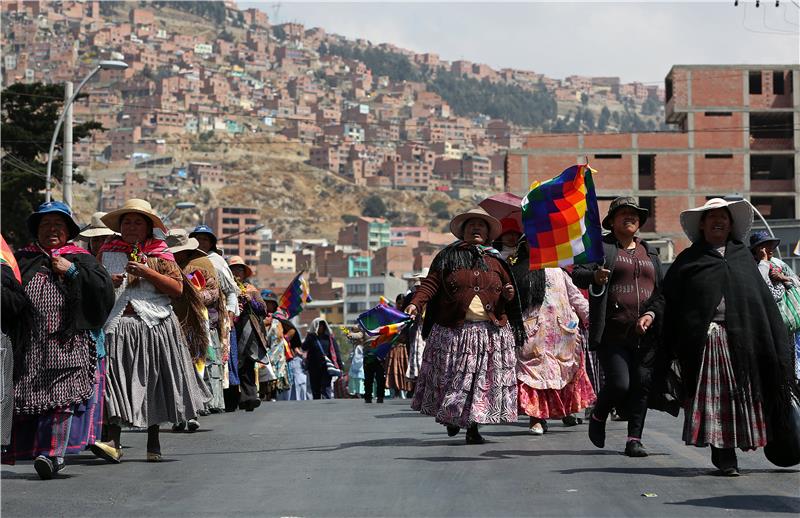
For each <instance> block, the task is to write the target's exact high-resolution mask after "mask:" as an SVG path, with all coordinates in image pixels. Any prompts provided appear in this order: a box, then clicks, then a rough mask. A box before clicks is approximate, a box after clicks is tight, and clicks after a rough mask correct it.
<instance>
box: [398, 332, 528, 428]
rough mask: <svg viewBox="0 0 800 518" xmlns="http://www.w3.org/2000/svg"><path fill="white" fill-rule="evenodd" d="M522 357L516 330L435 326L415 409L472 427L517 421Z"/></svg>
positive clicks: (418, 383) (413, 406)
mask: <svg viewBox="0 0 800 518" xmlns="http://www.w3.org/2000/svg"><path fill="white" fill-rule="evenodd" d="M515 364H516V354H515V350H514V335H513V334H512V331H511V327H510V326H508V325H506V326H504V327H501V328H498V327H496V326H495V325H493V324H492V323H490V322H466V323H465V324H464V325H463V326H461V327H458V328H448V327H442V326H439V325H434V326H433V329H432V330H431V333H430V335H429V336H428V340H427V341H426V345H425V352H424V356H423V359H422V366H421V368H420V372H419V377H418V378H417V385H416V387H415V389H414V400H413V402H412V403H411V408H413V409H414V410H419V411H420V412H421V413H422V414H424V415H429V416H433V417H435V418H436V422H438V423H441V424H444V425H454V426H459V427H462V428H465V427H467V426H469V425H470V424H473V423H477V424H490V423H513V422H516V420H517V380H516V375H515V372H514V368H515Z"/></svg>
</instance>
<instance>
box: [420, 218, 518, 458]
mask: <svg viewBox="0 0 800 518" xmlns="http://www.w3.org/2000/svg"><path fill="white" fill-rule="evenodd" d="M500 230H501V226H500V222H499V221H497V220H496V219H495V218H493V217H491V216H490V215H489V214H487V213H486V211H484V210H483V209H479V208H476V209H472V210H469V211H467V212H465V213H462V214H459V215H457V216H456V217H455V218H453V220H452V221H451V222H450V231H451V232H452V233H453V235H454V236H455V237H456V238H457V239H458V241H457V242H456V243H454V244H452V245H449V246H447V247H446V248H445V249H444V250H442V251H441V252H439V253H438V254H437V255H436V257H435V258H434V259H433V263H432V264H431V267H430V272H429V273H428V276H427V277H426V278H425V279H424V280H423V281H422V283H421V284H420V286H419V287H418V288H417V290H416V292H415V294H414V296H413V297H412V298H411V301H410V304H409V305H408V306H407V307H406V310H405V311H406V313H408V314H410V315H416V314H417V313H418V312H419V311H420V310H424V311H425V320H424V324H423V337H424V338H425V339H426V345H425V355H424V357H423V360H422V368H421V369H420V373H419V378H418V379H417V384H416V387H415V389H414V400H413V402H412V404H411V408H413V409H414V410H419V411H420V412H422V413H423V414H425V415H429V416H433V417H435V418H436V421H437V422H438V423H441V424H443V425H445V426H446V427H447V433H448V435H450V436H455V435H456V434H457V433H458V432H459V430H460V429H461V428H466V429H467V436H466V442H467V444H482V443H483V442H485V441H484V438H483V436H481V434H480V433H479V431H478V425H479V424H490V423H514V422H516V421H517V383H516V377H515V375H514V364H515V363H516V351H515V345H516V346H522V344H523V342H524V329H523V327H522V321H521V315H520V306H519V297H518V296H517V291H516V289H515V287H514V279H513V277H512V275H511V271H510V270H509V268H508V265H507V264H506V263H505V261H503V259H502V258H501V257H500V254H499V252H497V250H495V249H493V248H491V247H490V246H488V245H489V243H491V242H492V241H493V240H494V239H495V238H496V237H498V235H499V234H500Z"/></svg>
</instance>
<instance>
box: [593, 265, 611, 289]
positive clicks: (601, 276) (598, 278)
mask: <svg viewBox="0 0 800 518" xmlns="http://www.w3.org/2000/svg"><path fill="white" fill-rule="evenodd" d="M610 275H611V270H608V269H606V268H600V269H599V270H595V271H594V283H595V284H599V285H600V286H603V285H605V284H607V283H608V278H609V276H610Z"/></svg>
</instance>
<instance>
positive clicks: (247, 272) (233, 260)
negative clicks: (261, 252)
mask: <svg viewBox="0 0 800 518" xmlns="http://www.w3.org/2000/svg"><path fill="white" fill-rule="evenodd" d="M236 265H239V266H244V276H245V277H252V276H253V275H254V274H255V272H253V269H252V268H250V267H249V266H247V263H246V262H244V259H242V257H241V256H238V255H232V256H230V257H229V258H228V266H236Z"/></svg>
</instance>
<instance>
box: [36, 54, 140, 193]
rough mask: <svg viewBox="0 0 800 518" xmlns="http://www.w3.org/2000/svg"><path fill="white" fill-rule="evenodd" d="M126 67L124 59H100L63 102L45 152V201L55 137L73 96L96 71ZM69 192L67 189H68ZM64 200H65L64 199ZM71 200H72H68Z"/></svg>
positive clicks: (49, 185) (48, 187)
mask: <svg viewBox="0 0 800 518" xmlns="http://www.w3.org/2000/svg"><path fill="white" fill-rule="evenodd" d="M126 68H128V64H127V63H125V62H124V61H111V60H110V61H100V62H99V63H98V64H97V66H96V67H94V68H93V69H92V71H91V72H89V74H88V75H87V76H86V77H84V78H83V81H81V83H80V84H79V85H78V88H76V89H75V91H74V92H73V93H72V95H71V96H70V98H69V99H67V101H66V102H65V103H64V109H63V110H62V111H61V116H60V117H59V118H58V122H57V123H56V129H55V131H53V138H52V139H51V140H50V152H49V153H48V154H47V177H46V179H45V182H46V185H45V201H46V202H49V201H50V198H51V191H52V186H51V184H50V178H51V174H52V170H53V154H54V153H55V148H56V139H58V132H59V131H60V130H61V124H62V123H63V122H64V117H65V116H66V114H67V110H68V109H69V107H70V106H71V105H72V103H73V102H74V101H75V98H76V97H78V94H79V93H80V91H81V88H83V87H84V85H85V84H86V83H88V82H89V80H90V79H91V78H92V77H94V75H95V74H96V73H98V72H99V71H101V70H125V69H126ZM68 192H69V191H68ZM64 201H66V200H64ZM70 201H72V200H70Z"/></svg>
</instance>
